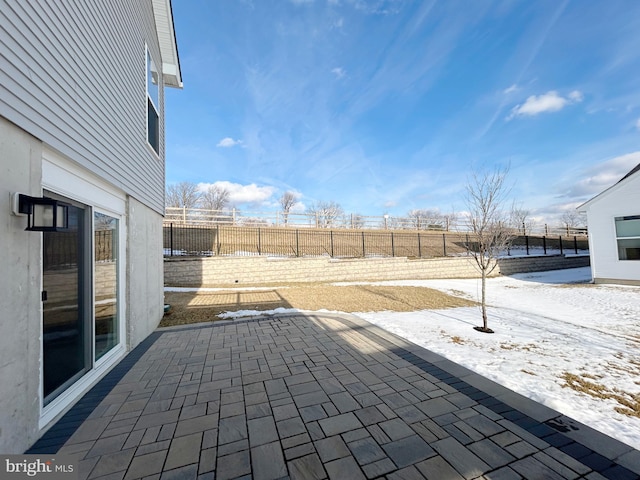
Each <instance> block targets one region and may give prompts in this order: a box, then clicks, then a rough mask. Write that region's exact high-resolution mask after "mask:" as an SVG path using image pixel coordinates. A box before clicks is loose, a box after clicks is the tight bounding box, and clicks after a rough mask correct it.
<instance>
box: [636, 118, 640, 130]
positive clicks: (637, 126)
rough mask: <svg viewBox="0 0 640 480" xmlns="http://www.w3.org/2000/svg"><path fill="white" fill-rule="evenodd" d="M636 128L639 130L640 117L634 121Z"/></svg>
mask: <svg viewBox="0 0 640 480" xmlns="http://www.w3.org/2000/svg"><path fill="white" fill-rule="evenodd" d="M636 128H637V129H638V130H639V131H640V118H639V119H638V121H637V122H636Z"/></svg>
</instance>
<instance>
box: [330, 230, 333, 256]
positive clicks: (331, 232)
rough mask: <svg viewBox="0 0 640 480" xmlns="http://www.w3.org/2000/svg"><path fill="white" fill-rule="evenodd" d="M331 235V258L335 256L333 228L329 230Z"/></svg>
mask: <svg viewBox="0 0 640 480" xmlns="http://www.w3.org/2000/svg"><path fill="white" fill-rule="evenodd" d="M329 236H330V237H331V258H333V230H329Z"/></svg>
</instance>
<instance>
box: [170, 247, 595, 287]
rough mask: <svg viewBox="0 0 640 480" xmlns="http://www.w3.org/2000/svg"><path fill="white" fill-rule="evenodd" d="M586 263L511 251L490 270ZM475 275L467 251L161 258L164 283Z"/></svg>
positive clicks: (541, 268) (529, 269) (540, 268)
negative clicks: (423, 255) (414, 256)
mask: <svg viewBox="0 0 640 480" xmlns="http://www.w3.org/2000/svg"><path fill="white" fill-rule="evenodd" d="M588 265H589V257H588V256H575V257H573V256H572V257H565V256H561V255H553V256H546V257H514V258H506V259H501V260H500V262H499V269H496V270H494V272H493V276H496V275H499V274H500V273H502V274H505V275H511V274H514V273H520V272H536V271H544V270H558V269H564V268H574V267H583V266H588ZM476 277H478V271H477V269H476V268H475V267H474V262H473V258H472V257H445V258H432V259H420V260H409V259H407V258H404V257H396V258H366V259H362V258H357V259H334V258H327V257H309V258H275V257H262V256H255V257H199V258H184V257H182V258H180V257H174V258H165V263H164V283H165V285H167V286H185V287H200V286H220V285H247V284H256V283H257V284H263V283H294V282H353V281H367V280H402V279H435V278H476Z"/></svg>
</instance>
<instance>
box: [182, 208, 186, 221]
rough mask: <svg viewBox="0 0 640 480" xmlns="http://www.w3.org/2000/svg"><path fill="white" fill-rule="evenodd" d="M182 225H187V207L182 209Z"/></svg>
mask: <svg viewBox="0 0 640 480" xmlns="http://www.w3.org/2000/svg"><path fill="white" fill-rule="evenodd" d="M182 223H187V207H182Z"/></svg>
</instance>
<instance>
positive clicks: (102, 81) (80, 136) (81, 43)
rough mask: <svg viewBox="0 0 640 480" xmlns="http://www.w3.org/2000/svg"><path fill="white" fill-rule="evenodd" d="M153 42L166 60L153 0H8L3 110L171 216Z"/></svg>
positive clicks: (0, 19)
mask: <svg viewBox="0 0 640 480" xmlns="http://www.w3.org/2000/svg"><path fill="white" fill-rule="evenodd" d="M145 44H147V45H148V48H149V51H150V52H151V55H152V57H153V59H154V61H155V63H156V64H157V65H161V64H162V62H161V59H160V50H159V46H158V40H157V35H156V30H155V24H154V17H153V9H152V5H151V1H134V2H132V1H126V0H100V1H94V2H87V1H80V0H65V1H49V0H33V1H30V2H25V1H11V0H0V116H3V117H5V118H6V119H8V120H9V121H11V122H12V123H14V124H15V125H17V126H18V127H20V128H22V129H23V130H25V131H26V132H28V133H30V134H31V135H33V136H34V137H36V138H38V139H40V140H42V141H43V142H44V143H45V144H47V145H49V146H50V147H52V148H53V149H55V150H57V151H59V152H60V153H61V154H63V155H64V156H66V157H67V158H69V159H72V160H73V161H74V162H77V163H78V164H80V165H81V166H83V167H84V168H86V169H87V170H89V171H90V172H92V173H94V174H96V175H98V176H99V177H100V178H103V179H105V180H106V181H108V182H109V183H111V184H112V185H114V186H115V187H116V188H118V189H120V190H122V191H124V192H125V193H127V194H128V195H131V196H133V197H135V198H136V199H137V200H139V201H140V202H142V203H143V204H145V205H147V206H148V207H150V208H151V209H153V210H155V211H156V212H158V213H160V214H163V212H164V115H163V103H164V102H163V94H162V92H163V88H162V87H163V86H162V85H160V89H159V90H160V105H159V110H160V111H159V114H160V156H159V157H158V156H157V155H156V154H155V152H153V150H152V149H151V147H149V146H148V144H147V141H146V138H147V134H146V125H147V124H146V111H147V103H146V102H147V100H146V57H145Z"/></svg>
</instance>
